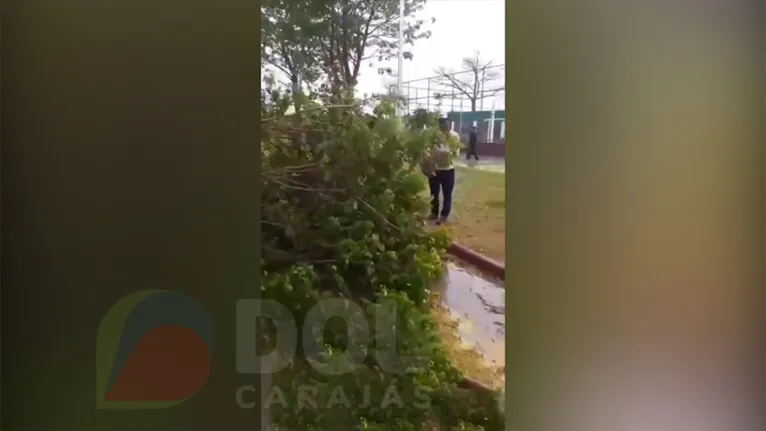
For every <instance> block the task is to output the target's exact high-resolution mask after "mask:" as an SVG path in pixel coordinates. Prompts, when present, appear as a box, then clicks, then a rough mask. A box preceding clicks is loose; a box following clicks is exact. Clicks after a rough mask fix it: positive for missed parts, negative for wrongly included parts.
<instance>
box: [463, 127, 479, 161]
mask: <svg viewBox="0 0 766 431" xmlns="http://www.w3.org/2000/svg"><path fill="white" fill-rule="evenodd" d="M478 141H479V135H478V134H477V133H476V126H473V127H471V131H470V132H468V153H467V154H466V156H465V159H466V160H471V156H474V157H475V158H476V161H479V154H478V153H477V152H476V144H477V143H478Z"/></svg>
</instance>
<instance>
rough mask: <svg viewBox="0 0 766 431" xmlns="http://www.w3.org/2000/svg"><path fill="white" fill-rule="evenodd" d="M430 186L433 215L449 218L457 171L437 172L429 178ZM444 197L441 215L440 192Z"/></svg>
mask: <svg viewBox="0 0 766 431" xmlns="http://www.w3.org/2000/svg"><path fill="white" fill-rule="evenodd" d="M428 185H429V186H430V187H431V215H432V216H434V217H437V216H439V215H441V216H442V217H444V218H447V217H449V213H450V211H451V210H452V190H453V189H454V188H455V170H454V169H447V170H443V171H436V173H435V174H434V175H432V176H430V177H428ZM440 190H441V192H442V194H443V195H444V202H443V203H442V206H441V214H440V213H439V191H440Z"/></svg>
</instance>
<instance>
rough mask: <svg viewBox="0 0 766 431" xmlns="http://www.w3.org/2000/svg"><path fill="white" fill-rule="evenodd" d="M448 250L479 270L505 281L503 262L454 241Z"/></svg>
mask: <svg viewBox="0 0 766 431" xmlns="http://www.w3.org/2000/svg"><path fill="white" fill-rule="evenodd" d="M448 252H449V253H451V254H452V255H453V256H455V257H457V258H459V259H461V260H464V261H466V262H467V263H469V264H470V265H473V266H475V267H476V268H478V269H479V270H480V271H482V272H485V273H487V274H489V275H491V276H493V277H497V278H499V279H500V280H503V281H505V263H502V262H498V261H496V260H494V259H490V258H489V257H487V256H485V255H483V254H481V253H477V252H475V251H473V250H471V249H469V248H467V247H466V246H463V245H460V244H455V243H452V245H451V246H450V248H449V250H448Z"/></svg>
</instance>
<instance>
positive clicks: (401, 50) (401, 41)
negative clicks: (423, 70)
mask: <svg viewBox="0 0 766 431" xmlns="http://www.w3.org/2000/svg"><path fill="white" fill-rule="evenodd" d="M403 73H404V0H399V65H398V67H397V68H396V92H397V93H398V94H397V96H398V97H399V98H400V100H398V101H397V103H396V110H397V112H398V114H397V116H399V117H401V116H402V114H403V110H402V107H401V98H402V97H404V85H403V84H402V74H403Z"/></svg>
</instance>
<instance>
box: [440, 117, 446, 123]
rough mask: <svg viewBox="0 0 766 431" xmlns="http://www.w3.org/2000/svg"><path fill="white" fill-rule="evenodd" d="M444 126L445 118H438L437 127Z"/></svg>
mask: <svg viewBox="0 0 766 431" xmlns="http://www.w3.org/2000/svg"><path fill="white" fill-rule="evenodd" d="M444 124H447V118H446V117H441V118H439V125H444Z"/></svg>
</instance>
